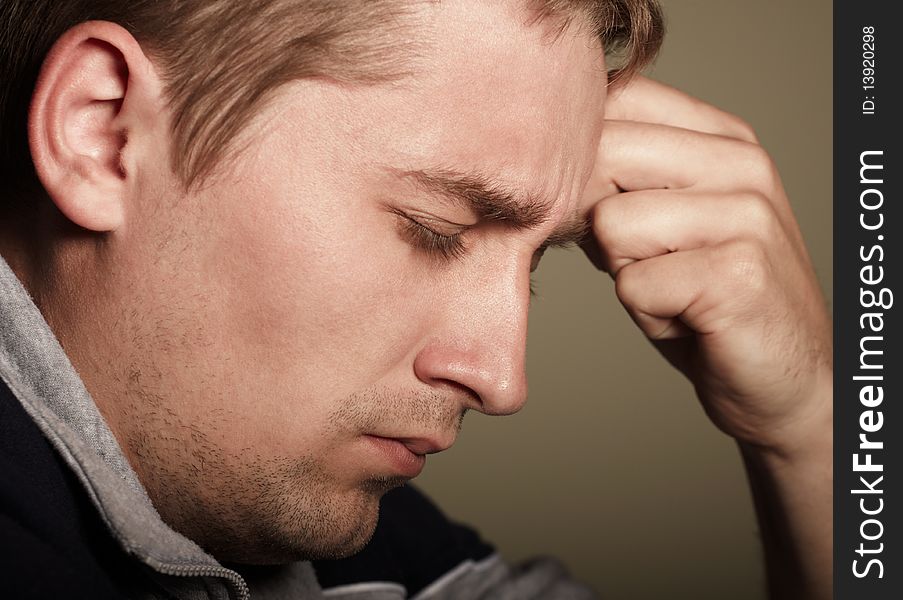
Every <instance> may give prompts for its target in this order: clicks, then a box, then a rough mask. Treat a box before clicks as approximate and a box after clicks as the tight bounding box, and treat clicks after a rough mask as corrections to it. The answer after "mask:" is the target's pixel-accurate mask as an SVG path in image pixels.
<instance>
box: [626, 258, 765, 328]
mask: <svg viewBox="0 0 903 600" xmlns="http://www.w3.org/2000/svg"><path fill="white" fill-rule="evenodd" d="M771 276H772V274H771V269H770V266H769V263H768V260H767V258H766V255H765V253H764V251H763V249H762V248H761V247H760V246H759V245H757V244H755V243H752V242H749V241H731V242H727V243H724V244H720V245H718V246H708V247H705V248H698V249H695V250H687V251H683V252H674V253H671V254H665V255H662V256H656V257H654V258H649V259H646V260H641V261H637V262H634V263H631V264H630V265H627V266H626V267H624V268H623V269H621V271H620V272H619V273H618V276H617V277H616V278H615V289H616V291H617V294H618V298H619V299H620V301H621V303H622V304H624V306H625V308H626V309H627V310H628V312H629V313H630V315H631V317H632V318H633V320H634V321H635V322H636V323H637V325H638V326H639V327H640V329H642V330H643V332H644V333H645V334H646V335H647V336H648V337H649V338H650V339H653V340H659V339H671V338H674V337H681V336H683V335H685V332H686V329H685V328H689V329H690V330H692V331H694V332H696V333H700V334H713V333H717V332H719V331H721V330H724V329H726V328H727V327H730V325H729V324H728V321H730V320H731V319H737V318H738V317H739V318H743V317H742V316H741V315H746V318H747V319H748V318H749V315H753V318H758V319H761V318H768V317H767V315H764V314H763V313H764V312H766V311H765V310H763V309H762V308H758V309H756V310H752V311H751V310H750V307H751V306H756V307H763V308H767V307H769V306H771V304H773V303H771V302H770V301H769V300H768V299H767V297H766V296H767V295H768V294H769V293H771V291H772V290H774V289H775V287H776V286H774V285H769V282H770V279H771ZM681 324H682V325H683V326H685V328H681V326H680V325H681Z"/></svg>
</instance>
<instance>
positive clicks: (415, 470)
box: [364, 435, 427, 479]
mask: <svg viewBox="0 0 903 600" xmlns="http://www.w3.org/2000/svg"><path fill="white" fill-rule="evenodd" d="M364 438H365V439H366V440H367V442H368V443H369V444H370V445H371V446H372V448H373V449H374V450H375V452H376V453H377V454H378V455H380V457H381V458H382V460H383V461H384V462H386V463H388V465H389V467H390V468H391V469H392V470H393V471H395V472H396V473H397V474H399V475H402V476H403V477H407V478H409V479H413V478H414V477H417V476H418V475H420V472H421V471H422V470H423V467H424V465H425V464H426V454H427V453H426V452H422V451H420V450H422V449H423V446H422V445H419V444H412V443H410V442H407V443H406V440H402V439H400V438H388V437H382V436H378V435H365V436H364Z"/></svg>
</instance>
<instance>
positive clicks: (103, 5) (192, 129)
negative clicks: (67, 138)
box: [0, 0, 663, 186]
mask: <svg viewBox="0 0 903 600" xmlns="http://www.w3.org/2000/svg"><path fill="white" fill-rule="evenodd" d="M413 4H414V3H413V2H410V1H408V2H405V1H402V0H368V1H367V2H350V1H348V0H254V1H253V2H248V1H246V0H129V1H128V2H123V1H122V0H4V1H3V2H2V4H0V76H2V82H3V83H2V88H0V165H2V166H0V169H2V174H0V175H2V177H3V179H4V180H6V181H7V182H12V183H14V182H15V181H16V180H19V179H22V178H23V176H24V177H28V178H33V177H34V173H33V165H32V164H31V157H30V153H29V150H28V142H27V137H26V123H27V112H28V103H29V101H30V97H31V93H32V91H33V89H34V85H35V82H36V79H37V74H38V71H39V69H40V66H41V63H42V62H43V60H44V57H45V56H46V54H47V52H48V51H49V49H50V47H51V46H52V45H53V43H54V42H55V41H56V40H57V39H58V38H59V37H60V36H61V35H62V34H63V33H64V32H65V31H66V30H67V29H69V28H71V27H73V26H75V25H77V24H78V23H81V22H84V21H87V20H94V19H99V20H105V21H111V22H114V23H117V24H119V25H121V26H122V27H124V28H125V29H127V30H129V31H130V32H131V33H132V35H134V36H135V38H136V39H137V40H138V41H139V43H141V45H142V47H143V48H145V50H146V51H147V52H148V54H149V55H150V56H152V57H153V58H154V60H155V62H156V63H157V64H158V66H159V67H160V68H161V72H162V75H163V77H164V79H165V85H166V93H167V96H168V100H169V103H170V106H171V108H172V114H173V115H174V119H173V122H172V143H173V145H172V148H171V153H170V154H171V157H172V168H173V170H174V172H175V173H176V174H177V175H178V177H179V178H180V179H181V181H182V182H183V183H184V184H185V185H186V186H191V185H194V184H197V183H199V182H202V181H203V180H204V178H205V177H206V176H208V175H209V174H210V171H211V169H212V168H213V167H214V166H215V165H216V164H217V163H218V161H219V160H220V159H222V158H223V155H224V153H225V152H226V151H227V149H228V148H229V146H230V142H231V141H232V140H233V139H234V138H235V137H236V135H237V134H238V133H239V132H240V131H241V129H242V127H243V126H244V124H245V123H247V121H248V119H249V117H250V116H251V115H253V114H254V112H255V110H258V109H259V108H260V107H261V105H262V104H263V103H264V102H265V101H266V99H267V98H268V96H269V95H270V94H271V93H272V92H273V91H274V90H275V89H277V88H278V87H279V86H280V85H282V84H284V83H286V82H288V81H291V80H294V79H301V78H305V77H318V76H322V77H330V78H333V79H336V80H339V81H346V82H363V83H373V82H377V81H381V80H385V79H386V78H391V77H397V76H400V75H402V74H403V73H404V68H405V43H404V40H405V39H406V36H405V35H404V32H405V26H404V23H405V18H404V17H405V16H406V15H407V14H409V13H410V12H411V9H412V5H413ZM527 4H528V5H529V7H530V8H532V9H534V10H535V11H536V12H535V14H536V15H537V16H538V19H540V20H541V19H546V18H557V19H558V20H559V22H560V23H562V24H563V25H566V24H568V23H570V22H571V21H573V20H574V19H575V17H576V18H582V19H583V23H584V24H587V25H588V26H589V27H590V28H591V30H592V33H593V34H594V35H596V36H598V37H599V39H600V40H601V42H602V44H603V47H604V48H605V49H606V52H607V53H617V54H620V55H621V57H622V63H621V65H620V67H619V68H618V69H616V71H615V73H614V78H615V79H617V78H623V77H627V76H629V75H630V74H632V73H634V72H636V71H637V70H639V69H641V68H642V67H643V66H645V65H646V64H647V63H648V62H649V61H650V60H651V59H652V58H653V56H654V55H655V53H656V52H657V50H658V48H659V45H660V44H661V40H662V36H663V27H662V16H661V12H660V9H659V7H658V4H657V2H656V0H528V2H527Z"/></svg>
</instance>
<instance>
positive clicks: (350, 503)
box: [206, 478, 404, 565]
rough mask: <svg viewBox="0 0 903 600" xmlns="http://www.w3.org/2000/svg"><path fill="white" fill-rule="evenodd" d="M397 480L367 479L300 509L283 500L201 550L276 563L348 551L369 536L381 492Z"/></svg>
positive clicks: (234, 559) (222, 557) (227, 559)
mask: <svg viewBox="0 0 903 600" xmlns="http://www.w3.org/2000/svg"><path fill="white" fill-rule="evenodd" d="M402 483H404V481H402V480H396V479H394V478H393V479H391V480H390V479H382V478H380V479H378V480H373V481H368V482H367V483H366V484H365V485H364V486H362V487H361V488H359V489H357V490H355V491H353V492H351V493H345V494H340V495H337V496H333V497H331V498H323V499H322V502H321V503H320V504H319V506H316V507H311V506H308V507H305V509H300V507H298V506H292V503H291V502H286V503H285V504H283V505H282V506H281V507H280V510H279V511H278V514H276V515H274V514H272V513H270V514H267V515H258V518H259V520H258V521H257V526H256V527H255V528H254V530H253V533H251V532H248V531H247V529H245V534H244V535H243V534H242V533H241V532H236V533H239V535H233V536H229V537H230V538H231V539H230V540H228V541H225V543H222V542H221V543H219V544H216V545H211V547H208V548H206V549H207V551H208V552H210V554H212V555H213V556H214V557H215V558H216V559H217V560H219V561H220V562H224V563H232V564H236V565H280V564H287V563H292V562H297V561H302V560H334V559H339V558H346V557H348V556H352V555H354V554H357V553H358V552H360V551H361V550H363V548H364V547H365V546H366V545H367V543H368V542H369V541H370V539H371V538H372V537H373V533H374V531H375V530H376V525H377V522H378V521H379V502H380V499H381V498H382V496H383V494H385V493H386V492H387V491H389V490H390V489H392V488H394V487H398V485H401V484H402ZM274 517H275V518H274ZM248 533H251V535H247V534H248Z"/></svg>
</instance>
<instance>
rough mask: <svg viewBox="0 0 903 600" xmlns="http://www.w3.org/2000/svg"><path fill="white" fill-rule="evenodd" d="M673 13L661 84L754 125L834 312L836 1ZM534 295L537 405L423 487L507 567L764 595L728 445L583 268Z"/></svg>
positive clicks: (477, 426) (709, 3) (654, 589)
mask: <svg viewBox="0 0 903 600" xmlns="http://www.w3.org/2000/svg"><path fill="white" fill-rule="evenodd" d="M664 5H665V10H666V14H667V21H668V35H667V37H666V41H665V46H664V49H663V52H662V54H661V56H660V58H659V60H658V62H657V64H656V66H655V68H654V69H653V70H652V75H653V76H654V77H656V78H658V79H660V80H662V81H665V82H667V83H670V84H671V85H675V86H677V87H679V88H681V89H683V90H685V91H687V92H689V93H691V94H693V95H696V96H699V97H701V98H703V99H705V100H707V101H709V102H711V103H713V104H716V105H718V106H720V107H722V108H724V109H726V110H728V111H730V112H733V113H736V114H738V115H740V116H742V117H743V118H745V119H746V120H747V121H749V122H750V123H752V125H753V126H754V127H755V128H756V130H757V132H758V134H759V137H760V139H761V140H762V143H763V145H764V146H765V147H766V148H767V149H768V150H769V151H770V152H771V154H772V156H773V157H774V158H775V160H776V161H777V163H778V166H779V168H780V170H781V173H782V175H783V178H784V184H785V187H786V189H787V191H788V194H789V196H790V199H791V202H792V204H793V207H794V209H795V211H796V213H797V216H798V218H799V221H800V224H801V227H802V230H803V234H804V236H805V237H806V240H807V242H808V245H809V249H810V253H811V254H812V256H813V259H814V261H815V264H816V268H817V271H818V276H819V279H820V281H821V283H822V286H823V288H824V289H825V290H826V293H828V294H829V296H828V297H829V298H830V290H831V285H832V280H831V199H832V196H831V176H832V171H831V168H832V167H831V149H832V138H831V110H832V104H831V83H832V82H831V77H832V74H831V54H832V44H831V24H832V22H831V3H830V2H828V1H827V0H795V1H793V2H787V1H780V0H755V1H753V0H696V1H692V0H670V1H666V2H665V3H664ZM537 280H538V284H539V285H538V290H539V295H540V296H539V298H538V299H537V301H536V302H535V304H534V307H533V309H532V315H531V319H530V336H529V345H528V348H529V350H528V373H529V376H530V401H529V402H528V404H527V407H526V408H525V409H524V410H523V411H522V412H521V413H519V414H518V415H515V416H513V417H508V418H503V419H499V418H489V417H485V416H484V415H478V414H475V415H468V417H467V419H466V421H465V426H464V430H463V432H462V435H461V437H460V439H459V441H458V444H457V445H456V446H455V447H454V448H453V449H452V450H450V451H449V452H447V453H445V454H443V455H439V456H434V457H431V458H430V461H429V464H428V466H427V469H426V471H425V473H424V474H423V475H422V476H421V477H420V479H419V480H418V483H419V485H420V486H421V487H422V488H424V489H426V490H427V491H428V492H429V493H430V494H431V495H432V497H433V498H434V499H435V500H436V501H437V502H438V503H439V504H440V505H441V506H442V507H443V508H444V509H445V510H446V512H448V513H449V514H450V515H451V516H452V517H453V518H455V519H458V520H461V521H464V522H467V523H470V524H472V525H474V526H476V527H477V528H479V529H480V531H481V532H482V534H483V535H484V537H486V538H487V539H488V540H490V541H492V542H493V543H494V544H496V545H497V547H498V548H499V549H500V550H501V552H502V553H503V554H504V556H505V557H506V558H508V559H509V560H514V561H516V560H520V559H524V558H528V557H531V556H535V555H539V554H550V555H554V556H557V557H559V558H560V559H562V560H563V561H564V562H565V563H566V564H567V565H568V567H569V568H570V569H571V571H572V572H573V573H574V574H576V575H577V576H578V577H579V578H581V579H583V580H585V581H587V582H589V583H590V584H592V585H593V586H594V587H595V588H596V589H597V590H598V591H599V592H600V593H601V594H602V595H603V596H604V597H606V598H629V599H635V600H643V599H647V598H694V599H697V600H699V599H707V598H713V599H714V598H719V599H721V598H731V599H733V600H744V599H761V598H763V597H764V591H763V590H764V586H763V577H764V574H763V567H762V561H761V558H760V551H759V545H758V540H757V534H756V524H755V519H754V515H753V511H752V505H751V500H750V498H749V495H748V492H747V487H746V481H745V478H744V474H743V470H742V466H741V463H740V460H739V457H738V455H737V452H736V450H735V447H734V445H733V443H732V441H731V440H730V439H728V438H727V437H726V436H724V435H723V434H721V433H719V432H718V431H717V430H716V429H715V428H714V427H713V426H712V425H711V424H710V423H709V422H708V421H707V419H706V417H705V415H704V414H703V412H702V410H701V409H700V408H699V406H698V403H697V400H696V399H695V397H694V395H693V392H692V389H691V387H690V385H689V384H688V383H687V382H686V381H685V380H684V379H683V378H682V377H681V376H680V375H679V374H678V373H676V372H674V371H672V370H671V368H670V367H669V366H668V365H667V364H666V363H665V362H664V361H663V360H662V359H661V358H660V357H659V355H658V354H657V353H656V352H655V350H654V349H653V348H652V346H651V345H650V344H649V343H648V342H647V341H646V340H645V338H644V337H643V336H642V335H641V334H640V332H639V331H638V330H637V329H635V327H634V325H633V323H632V322H631V321H630V319H629V318H628V317H627V315H626V313H625V312H624V311H623V309H622V308H621V306H620V305H619V304H618V302H617V299H616V298H615V295H614V289H613V284H612V282H611V280H610V279H609V278H608V276H607V275H604V274H601V273H598V272H597V271H595V270H594V269H593V268H592V266H591V265H590V264H589V263H588V261H586V259H585V258H584V257H583V255H582V253H580V252H579V251H576V250H575V251H571V252H566V251H559V252H552V253H550V254H548V255H547V256H546V257H545V258H544V259H543V264H542V266H541V268H540V270H539V272H538V276H537Z"/></svg>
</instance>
